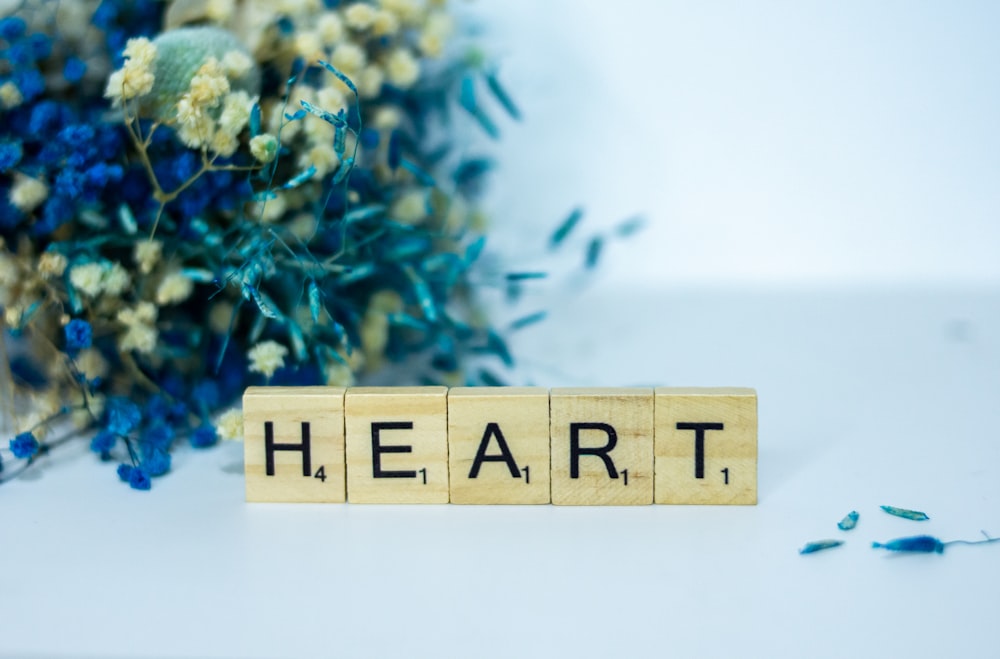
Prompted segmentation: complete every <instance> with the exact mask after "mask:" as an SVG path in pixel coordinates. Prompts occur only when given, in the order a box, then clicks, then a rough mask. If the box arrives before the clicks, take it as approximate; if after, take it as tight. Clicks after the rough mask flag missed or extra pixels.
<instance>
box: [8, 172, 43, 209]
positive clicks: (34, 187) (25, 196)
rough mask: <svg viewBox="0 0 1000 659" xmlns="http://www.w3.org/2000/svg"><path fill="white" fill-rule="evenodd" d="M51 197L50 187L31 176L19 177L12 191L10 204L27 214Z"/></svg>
mask: <svg viewBox="0 0 1000 659" xmlns="http://www.w3.org/2000/svg"><path fill="white" fill-rule="evenodd" d="M48 196H49V186H47V185H45V183H44V182H42V181H39V180H38V179H35V178H31V177H30V176H24V175H20V174H19V175H18V176H17V178H16V179H15V180H14V185H13V186H11V189H10V203H11V204H13V205H14V206H16V207H17V208H19V209H20V210H21V211H23V212H25V213H30V212H31V211H33V210H35V209H36V208H38V207H39V206H40V205H41V203H42V202H43V201H45V199H46V198H47V197H48Z"/></svg>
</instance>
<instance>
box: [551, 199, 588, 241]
mask: <svg viewBox="0 0 1000 659" xmlns="http://www.w3.org/2000/svg"><path fill="white" fill-rule="evenodd" d="M582 218H583V209H582V208H576V209H574V210H573V212H572V213H570V214H569V217H567V218H566V219H565V220H563V221H562V223H561V224H560V225H559V226H558V227H557V228H556V230H555V231H553V232H552V236H551V237H550V238H549V249H555V248H556V247H558V246H559V245H561V244H562V242H563V241H564V240H566V238H567V237H568V236H569V234H570V233H571V232H572V231H573V229H575V228H576V225H577V224H579V223H580V220H581V219H582Z"/></svg>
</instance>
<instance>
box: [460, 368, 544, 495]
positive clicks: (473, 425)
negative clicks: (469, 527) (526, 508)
mask: <svg viewBox="0 0 1000 659" xmlns="http://www.w3.org/2000/svg"><path fill="white" fill-rule="evenodd" d="M448 464H449V467H450V478H451V502H452V503H469V504H542V503H549V501H550V494H549V392H548V390H547V389H543V388H541V387H456V388H454V389H451V390H450V391H449V392H448Z"/></svg>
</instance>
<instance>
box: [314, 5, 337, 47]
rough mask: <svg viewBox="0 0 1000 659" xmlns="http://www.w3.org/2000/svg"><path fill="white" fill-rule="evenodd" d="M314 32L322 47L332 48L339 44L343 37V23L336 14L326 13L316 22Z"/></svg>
mask: <svg viewBox="0 0 1000 659" xmlns="http://www.w3.org/2000/svg"><path fill="white" fill-rule="evenodd" d="M316 31H317V33H318V34H319V38H320V39H321V40H322V42H323V45H324V46H326V47H327V48H332V47H333V46H336V45H337V44H338V43H340V40H341V39H342V38H343V36H344V23H343V21H341V20H340V16H339V15H338V14H337V13H336V12H332V11H330V12H327V13H325V14H323V15H322V16H320V17H319V21H317V22H316Z"/></svg>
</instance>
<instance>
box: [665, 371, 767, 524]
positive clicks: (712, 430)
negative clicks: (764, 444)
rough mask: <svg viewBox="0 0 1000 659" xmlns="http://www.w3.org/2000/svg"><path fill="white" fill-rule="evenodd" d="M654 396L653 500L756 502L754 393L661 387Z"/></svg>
mask: <svg viewBox="0 0 1000 659" xmlns="http://www.w3.org/2000/svg"><path fill="white" fill-rule="evenodd" d="M655 398H656V477H655V478H656V486H655V491H656V503H662V504H742V505H753V504H756V503H757V393H756V392H755V391H754V390H753V389H744V388H735V387H733V388H672V387H659V388H657V389H656V392H655ZM699 436H700V437H701V439H700V440H699ZM699 444H700V447H699ZM699 453H700V456H699Z"/></svg>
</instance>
